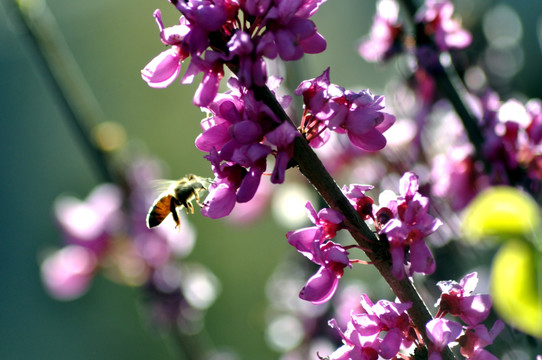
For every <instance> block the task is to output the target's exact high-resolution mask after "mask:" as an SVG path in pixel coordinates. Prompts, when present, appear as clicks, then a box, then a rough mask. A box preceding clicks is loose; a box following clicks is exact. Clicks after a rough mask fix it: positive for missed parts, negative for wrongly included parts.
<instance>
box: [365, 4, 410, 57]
mask: <svg viewBox="0 0 542 360" xmlns="http://www.w3.org/2000/svg"><path fill="white" fill-rule="evenodd" d="M402 33H403V27H402V25H401V23H400V22H399V5H398V4H397V3H396V2H395V0H380V1H378V3H377V12H376V15H375V17H374V20H373V26H372V27H371V33H370V35H369V36H368V38H367V39H365V40H364V41H363V42H361V44H360V45H359V48H358V51H359V53H360V55H361V56H362V57H363V58H364V59H365V60H367V61H369V62H379V61H383V60H388V59H389V58H391V57H392V56H393V55H395V54H396V53H398V52H400V51H401V50H402V45H401V43H400V38H401V35H402Z"/></svg>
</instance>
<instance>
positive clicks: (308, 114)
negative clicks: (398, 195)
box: [295, 68, 395, 151]
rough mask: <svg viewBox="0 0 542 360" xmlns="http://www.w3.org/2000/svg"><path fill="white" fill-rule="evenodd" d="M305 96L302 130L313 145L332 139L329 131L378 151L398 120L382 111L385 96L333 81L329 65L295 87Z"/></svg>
mask: <svg viewBox="0 0 542 360" xmlns="http://www.w3.org/2000/svg"><path fill="white" fill-rule="evenodd" d="M295 94H296V95H302V96H303V103H304V105H305V110H304V114H303V119H302V120H301V132H302V133H303V134H304V135H305V137H306V138H307V141H309V144H310V145H311V146H312V147H320V146H322V145H323V144H325V143H326V142H327V141H328V140H329V136H330V134H329V131H330V130H331V131H335V132H337V133H340V134H347V135H348V138H349V140H350V141H351V143H352V144H353V145H355V146H356V147H358V148H360V149H363V150H366V151H377V150H380V149H382V148H384V146H386V138H385V137H384V135H382V133H383V132H385V131H386V130H388V129H389V128H390V126H392V125H393V123H394V122H395V117H394V116H393V115H391V114H388V113H386V112H383V111H382V110H383V109H384V103H383V102H384V97H383V96H375V95H373V94H372V93H371V92H370V91H369V90H362V91H360V92H359V93H356V92H353V91H350V90H345V89H344V88H342V87H340V86H337V85H335V84H331V83H330V80H329V68H327V69H326V70H325V71H324V72H323V73H322V75H320V76H318V77H316V78H314V79H310V80H305V81H303V82H301V84H300V85H299V86H298V87H297V89H296V90H295Z"/></svg>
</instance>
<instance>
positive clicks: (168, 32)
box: [141, 10, 190, 88]
mask: <svg viewBox="0 0 542 360" xmlns="http://www.w3.org/2000/svg"><path fill="white" fill-rule="evenodd" d="M153 15H154V18H155V19H156V23H157V24H158V29H159V30H160V39H161V40H162V42H163V43H164V44H165V45H172V47H171V48H169V49H167V50H165V51H162V52H161V53H160V54H159V55H158V56H156V57H155V58H154V59H152V60H151V62H149V63H148V64H147V65H146V66H145V68H143V70H141V77H142V78H143V80H145V82H146V83H147V84H148V85H149V86H150V87H153V88H165V87H168V86H169V85H170V84H171V83H172V82H173V81H175V79H176V78H177V76H178V75H179V73H180V72H181V63H182V62H183V61H184V59H186V58H187V57H188V53H187V52H186V51H184V50H183V47H182V46H181V43H182V41H183V39H184V37H185V36H186V35H187V34H188V32H189V31H190V29H189V27H188V26H187V24H186V23H185V22H182V21H181V22H180V25H175V26H172V27H168V28H164V24H163V22H162V15H161V13H160V10H156V11H155V12H154V14H153Z"/></svg>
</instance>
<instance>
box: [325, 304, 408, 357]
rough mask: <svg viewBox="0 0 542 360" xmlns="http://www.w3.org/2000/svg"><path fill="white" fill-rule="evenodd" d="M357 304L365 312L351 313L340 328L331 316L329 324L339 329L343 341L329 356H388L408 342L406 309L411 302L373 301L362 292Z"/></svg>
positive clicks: (406, 345) (394, 353)
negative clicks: (343, 327) (346, 321)
mask: <svg viewBox="0 0 542 360" xmlns="http://www.w3.org/2000/svg"><path fill="white" fill-rule="evenodd" d="M361 305H362V307H363V310H364V311H365V312H363V313H356V314H352V315H351V319H350V321H349V322H348V323H347V325H346V331H344V332H343V331H342V330H341V329H340V327H339V326H338V324H337V321H336V320H335V319H332V320H330V321H329V325H330V326H331V327H333V328H335V329H337V331H338V332H339V335H340V336H341V338H342V340H343V343H344V345H343V346H342V347H340V348H339V349H337V350H336V351H335V352H334V353H333V354H332V355H331V356H330V357H329V358H330V359H345V360H346V359H374V360H376V359H378V358H379V356H380V357H382V358H384V359H392V358H394V357H395V356H396V355H397V353H398V352H399V350H400V348H401V347H402V346H403V347H404V348H407V347H408V346H410V345H411V344H412V339H411V336H410V318H409V316H408V314H407V313H406V310H407V309H409V308H410V306H411V304H410V303H408V304H401V303H392V302H389V301H386V300H380V301H378V302H377V303H376V304H373V303H372V302H371V300H370V299H369V297H368V296H367V295H363V296H362V299H361Z"/></svg>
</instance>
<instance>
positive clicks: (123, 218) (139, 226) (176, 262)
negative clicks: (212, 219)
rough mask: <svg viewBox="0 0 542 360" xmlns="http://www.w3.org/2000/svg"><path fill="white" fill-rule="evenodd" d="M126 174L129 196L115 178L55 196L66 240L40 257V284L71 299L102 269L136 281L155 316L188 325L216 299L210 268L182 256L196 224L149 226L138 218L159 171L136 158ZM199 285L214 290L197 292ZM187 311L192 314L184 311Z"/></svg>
mask: <svg viewBox="0 0 542 360" xmlns="http://www.w3.org/2000/svg"><path fill="white" fill-rule="evenodd" d="M125 176H126V183H127V184H128V185H129V188H130V190H131V191H130V196H126V195H125V194H124V192H123V191H122V190H121V189H120V188H119V187H118V186H116V185H113V184H102V185H99V186H98V187H96V188H95V189H94V190H93V191H92V192H91V193H90V194H89V195H88V197H87V198H86V199H85V200H79V199H77V198H75V197H72V196H62V197H59V198H58V199H57V201H56V202H55V217H56V220H57V222H58V225H59V227H60V230H61V231H62V235H63V238H64V242H65V244H66V245H65V246H64V247H62V248H61V249H59V250H56V251H53V252H51V253H50V254H49V255H48V256H47V257H46V258H45V260H44V261H43V263H42V265H41V271H42V279H43V283H44V285H45V288H46V289H47V291H48V292H49V293H50V294H51V296H53V297H55V298H57V299H60V300H72V299H75V298H78V297H80V296H82V295H83V294H84V293H85V292H86V291H87V290H88V288H89V287H90V284H91V281H92V279H93V278H94V276H95V275H97V274H98V273H102V274H105V275H106V276H107V277H109V278H111V279H112V280H114V281H115V282H118V283H121V284H124V285H128V286H142V287H143V288H144V290H145V291H146V294H147V295H148V296H147V297H146V299H147V305H148V307H149V314H150V320H151V322H152V323H153V324H155V325H158V326H167V327H170V326H171V325H179V326H181V327H189V326H193V325H194V324H193V322H195V321H196V320H200V319H198V315H199V316H201V315H203V312H202V310H204V309H205V308H207V307H208V306H210V305H211V303H212V302H213V301H214V298H215V297H216V295H217V294H216V289H217V286H218V283H217V280H216V278H215V277H214V275H213V274H212V273H211V272H210V271H209V270H207V269H206V268H204V267H203V266H201V265H196V264H187V263H185V262H184V261H181V259H184V258H185V257H186V256H187V255H188V254H190V252H191V251H192V248H193V246H194V244H195V237H196V236H195V231H194V229H193V228H192V226H191V224H190V222H189V221H188V220H187V219H183V226H182V227H181V229H180V231H178V230H176V229H175V227H174V224H173V221H171V226H161V227H158V228H156V229H153V230H149V229H148V228H147V226H146V225H145V222H144V221H142V220H143V219H145V216H146V214H147V210H148V208H149V205H150V204H151V203H152V201H153V196H154V195H156V194H153V190H152V189H151V188H150V183H151V181H152V180H154V179H156V178H157V177H158V176H160V171H159V167H158V165H157V163H156V162H155V161H149V160H146V159H145V160H135V161H133V162H132V163H131V165H130V167H129V168H128V169H127V171H126V172H125ZM126 209H129V210H128V211H127V210H126ZM180 215H181V216H183V214H180ZM202 287H206V288H207V289H209V290H211V289H212V290H211V291H208V292H206V293H205V294H204V293H199V292H200V289H201V288H202ZM195 293H199V294H198V295H197V296H194V294H195ZM189 312H190V313H191V315H190V316H191V318H190V319H189V318H185V315H186V314H188V313H189ZM184 329H185V330H188V329H187V328H184Z"/></svg>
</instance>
